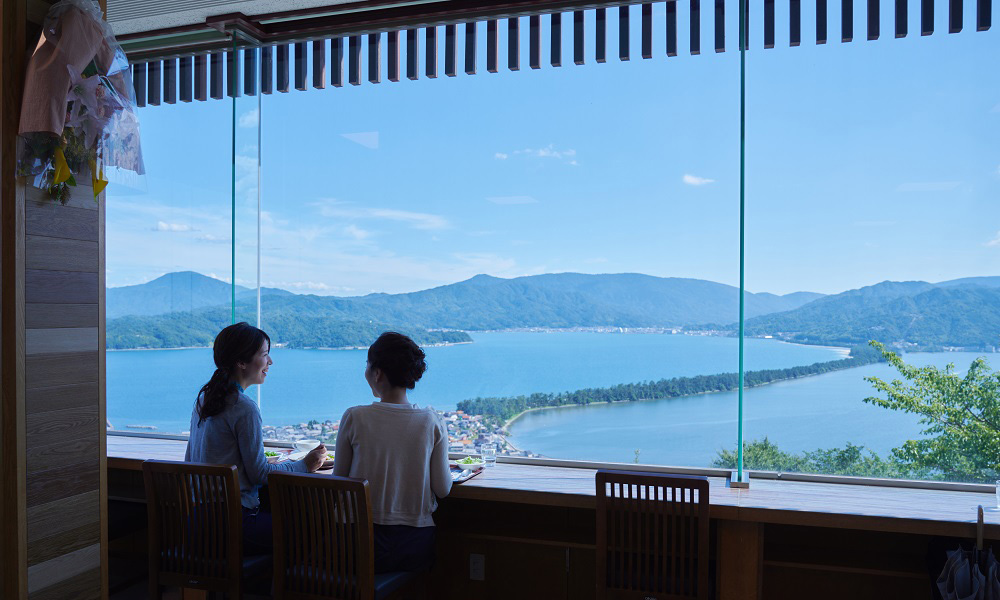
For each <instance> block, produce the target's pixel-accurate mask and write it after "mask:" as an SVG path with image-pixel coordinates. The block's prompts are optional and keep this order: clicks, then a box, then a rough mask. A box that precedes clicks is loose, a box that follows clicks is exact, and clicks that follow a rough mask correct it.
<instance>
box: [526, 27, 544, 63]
mask: <svg viewBox="0 0 1000 600" xmlns="http://www.w3.org/2000/svg"><path fill="white" fill-rule="evenodd" d="M528 66H529V67H530V68H532V69H541V68H542V17H540V16H539V15H531V16H530V17H528Z"/></svg>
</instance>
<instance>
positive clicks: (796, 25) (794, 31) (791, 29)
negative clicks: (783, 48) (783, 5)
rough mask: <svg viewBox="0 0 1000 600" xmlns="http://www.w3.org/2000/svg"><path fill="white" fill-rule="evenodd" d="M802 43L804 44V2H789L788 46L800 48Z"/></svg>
mask: <svg viewBox="0 0 1000 600" xmlns="http://www.w3.org/2000/svg"><path fill="white" fill-rule="evenodd" d="M801 43H802V0H789V6H788V45H789V46H798V45H799V44H801Z"/></svg>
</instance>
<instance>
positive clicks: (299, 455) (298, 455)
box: [285, 450, 333, 460]
mask: <svg viewBox="0 0 1000 600" xmlns="http://www.w3.org/2000/svg"><path fill="white" fill-rule="evenodd" d="M309 452H312V450H310V451H309ZM309 452H292V453H291V454H288V455H286V456H285V460H302V459H303V458H305V457H306V454H309ZM330 454H333V453H332V452H330V451H327V458H326V459H325V460H333V458H331V457H330V456H329V455H330Z"/></svg>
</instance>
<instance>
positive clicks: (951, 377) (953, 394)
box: [865, 341, 1000, 481]
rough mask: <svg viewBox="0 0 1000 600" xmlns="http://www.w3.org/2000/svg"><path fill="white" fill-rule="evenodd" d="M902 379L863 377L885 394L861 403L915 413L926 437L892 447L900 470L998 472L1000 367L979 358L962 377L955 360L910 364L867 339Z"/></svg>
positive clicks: (936, 474)
mask: <svg viewBox="0 0 1000 600" xmlns="http://www.w3.org/2000/svg"><path fill="white" fill-rule="evenodd" d="M871 345H872V346H873V347H875V348H876V349H878V350H879V351H880V352H881V353H882V355H883V356H884V357H885V359H886V361H887V362H888V363H889V364H890V365H892V366H893V367H895V368H896V370H897V371H898V372H899V374H900V375H901V376H902V377H903V379H904V380H905V381H901V380H898V379H894V380H892V381H889V382H887V381H883V380H881V379H879V378H878V377H865V380H866V381H868V382H869V383H871V384H872V385H873V386H875V389H876V390H878V391H879V392H881V393H883V394H885V397H884V398H883V397H869V398H865V402H867V403H869V404H874V405H876V406H881V407H882V408H888V409H889V410H901V411H904V412H908V413H913V414H917V415H920V417H921V418H920V423H921V424H922V425H924V426H925V427H924V429H923V431H922V432H921V433H922V434H923V435H924V436H925V437H924V438H921V439H918V440H909V441H907V442H906V443H905V444H903V445H902V446H901V447H899V448H894V449H893V450H892V458H893V460H894V461H895V462H896V464H897V466H898V467H899V468H900V470H901V471H908V472H911V473H913V474H916V475H917V476H924V477H926V476H929V477H932V478H935V479H946V480H949V481H993V480H995V479H997V474H998V473H1000V371H993V370H992V369H991V368H990V366H989V364H988V363H987V362H986V359H985V358H983V357H980V358H977V359H976V360H974V361H972V365H971V366H970V367H969V371H968V373H966V375H965V376H964V377H962V376H960V375H958V374H957V373H955V365H954V364H948V365H947V366H946V367H945V368H944V369H939V368H937V367H934V366H927V367H915V366H912V365H908V364H906V363H904V362H903V359H901V358H900V357H899V355H897V354H896V353H895V352H892V351H890V350H888V349H887V348H886V347H885V346H884V345H882V344H880V343H878V342H875V341H872V342H871Z"/></svg>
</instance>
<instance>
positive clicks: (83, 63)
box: [18, 0, 144, 203]
mask: <svg viewBox="0 0 1000 600" xmlns="http://www.w3.org/2000/svg"><path fill="white" fill-rule="evenodd" d="M106 167H118V168H121V169H127V170H129V171H133V172H134V173H136V174H140V175H141V174H142V173H143V172H144V169H143V164H142V152H141V149H140V145H139V120H138V118H137V117H136V114H135V92H134V90H133V88H132V78H131V76H130V74H129V69H128V60H127V59H126V57H125V53H124V52H123V51H122V49H121V47H120V46H119V45H118V42H117V41H116V40H115V37H114V34H113V33H112V31H111V28H110V27H109V26H108V24H107V23H106V22H105V21H104V19H103V18H102V16H101V13H100V10H99V9H98V8H97V7H96V5H94V3H93V2H91V1H90V0H60V2H57V3H56V4H54V5H52V8H51V9H49V13H48V15H47V16H46V18H45V24H44V27H43V29H42V35H41V38H40V39H39V41H38V45H37V46H36V48H35V51H34V53H33V54H32V56H31V61H30V62H29V64H28V73H27V78H26V80H25V90H24V99H23V101H22V107H21V123H20V129H19V144H18V174H19V175H21V176H24V177H28V178H29V180H30V181H31V183H32V184H33V185H35V186H37V187H39V188H42V189H45V190H47V191H48V193H49V196H50V197H52V198H53V199H56V200H59V201H61V202H63V203H65V202H66V201H67V200H68V199H69V194H70V186H75V185H77V176H78V175H82V174H84V173H85V172H87V171H89V173H90V183H91V185H92V187H93V191H94V197H95V198H97V196H98V195H99V194H100V193H101V192H102V191H103V190H104V187H105V186H106V185H107V184H108V180H107V179H106V178H105V176H104V169H105V168H106Z"/></svg>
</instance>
